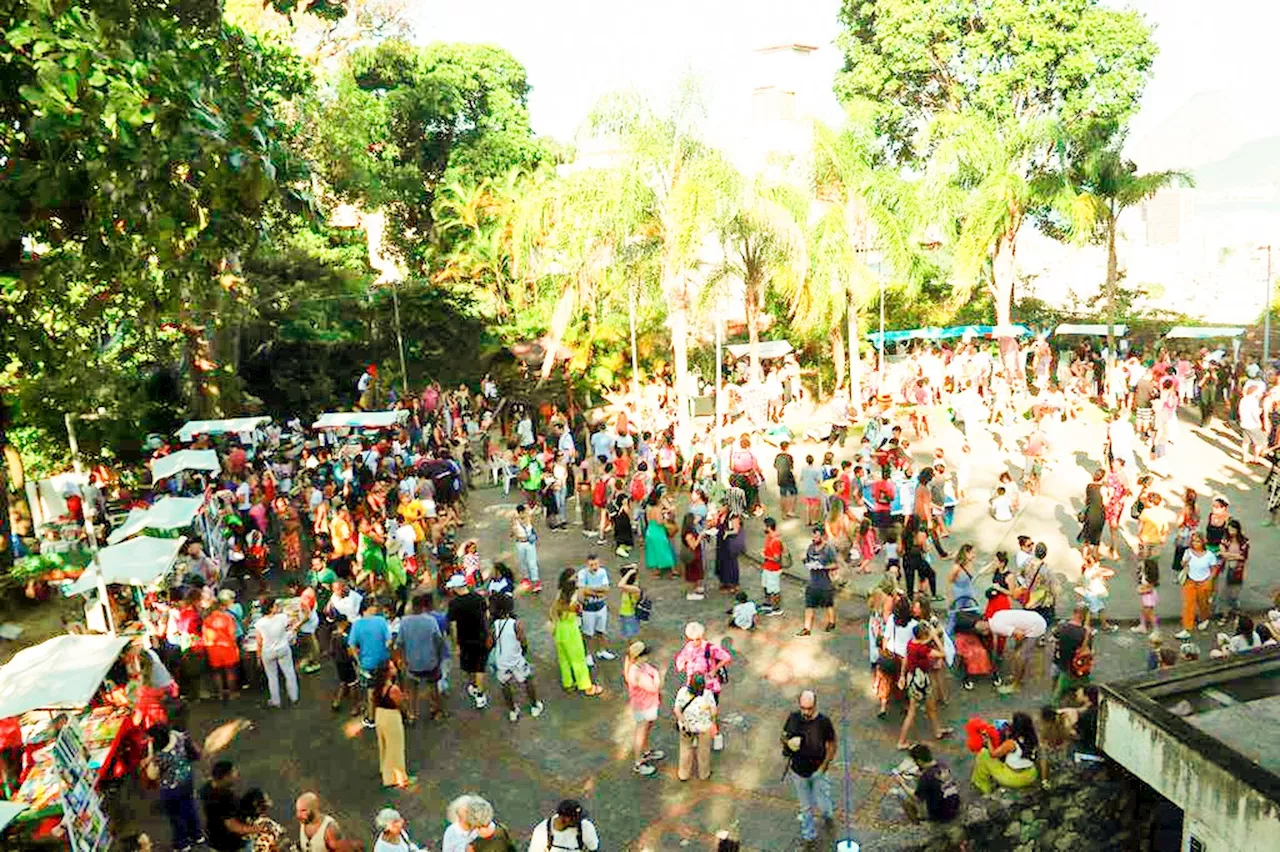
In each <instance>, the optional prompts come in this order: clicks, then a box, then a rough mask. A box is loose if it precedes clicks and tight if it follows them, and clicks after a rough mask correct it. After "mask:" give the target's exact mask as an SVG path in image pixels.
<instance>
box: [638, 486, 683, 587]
mask: <svg viewBox="0 0 1280 852" xmlns="http://www.w3.org/2000/svg"><path fill="white" fill-rule="evenodd" d="M666 492H667V487H666V486H665V485H663V484H661V483H659V484H658V485H656V486H654V489H653V491H651V492H650V493H649V499H648V500H646V501H645V507H644V515H645V520H646V521H647V523H646V524H645V529H644V562H645V565H646V566H648V568H649V570H650V571H651V572H653V573H654V574H655V575H656V576H659V577H668V576H670V575H671V569H672V568H674V567H675V564H676V554H675V551H673V550H672V549H671V539H669V538H667V527H666V520H667V518H666V516H665V509H664V507H663V505H662V497H663V495H664V494H666Z"/></svg>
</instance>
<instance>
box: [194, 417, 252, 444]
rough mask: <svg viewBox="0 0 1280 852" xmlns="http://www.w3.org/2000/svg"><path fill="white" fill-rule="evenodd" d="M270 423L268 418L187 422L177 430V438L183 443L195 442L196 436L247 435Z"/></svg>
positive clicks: (236, 418)
mask: <svg viewBox="0 0 1280 852" xmlns="http://www.w3.org/2000/svg"><path fill="white" fill-rule="evenodd" d="M270 422H271V418H270V417H232V418H230V419H227V420H189V421H187V422H186V423H184V424H183V425H182V428H181V429H179V430H178V438H179V440H181V441H183V442H189V441H193V440H195V437H196V436H197V435H225V434H229V433H230V434H236V435H249V436H252V435H253V432H254V430H256V429H257V428H258V427H260V426H263V425H265V424H267V423H270Z"/></svg>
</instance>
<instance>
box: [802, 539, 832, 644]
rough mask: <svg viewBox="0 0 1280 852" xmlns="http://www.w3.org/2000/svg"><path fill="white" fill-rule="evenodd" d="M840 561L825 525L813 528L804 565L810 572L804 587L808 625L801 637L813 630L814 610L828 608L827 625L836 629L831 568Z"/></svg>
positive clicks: (805, 616) (826, 627)
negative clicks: (827, 534)
mask: <svg viewBox="0 0 1280 852" xmlns="http://www.w3.org/2000/svg"><path fill="white" fill-rule="evenodd" d="M836 562H837V556H836V550H835V548H834V547H832V546H831V545H830V544H828V543H827V539H826V536H825V535H824V533H823V529H822V527H814V528H813V539H812V541H810V542H809V547H808V548H806V549H805V552H804V567H805V570H807V571H808V572H809V582H808V583H807V584H806V585H805V588H804V627H802V628H801V629H800V631H799V632H798V633H796V635H797V636H808V635H810V634H811V633H812V632H813V618H814V613H815V612H816V611H817V610H819V609H822V610H825V611H826V615H827V623H826V626H825V627H824V628H823V629H824V630H826V631H827V632H828V633H830V632H832V631H833V630H835V629H836V601H835V589H834V588H833V586H832V584H831V571H832V569H834V568H835V566H836Z"/></svg>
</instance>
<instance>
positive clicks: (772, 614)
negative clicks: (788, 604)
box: [765, 607, 785, 618]
mask: <svg viewBox="0 0 1280 852" xmlns="http://www.w3.org/2000/svg"><path fill="white" fill-rule="evenodd" d="M784 612H785V610H784V609H783V608H782V607H778V608H777V609H771V610H769V611H768V612H766V613H765V615H767V616H769V617H770V618H776V617H778V616H779V615H782V614H783V613H784Z"/></svg>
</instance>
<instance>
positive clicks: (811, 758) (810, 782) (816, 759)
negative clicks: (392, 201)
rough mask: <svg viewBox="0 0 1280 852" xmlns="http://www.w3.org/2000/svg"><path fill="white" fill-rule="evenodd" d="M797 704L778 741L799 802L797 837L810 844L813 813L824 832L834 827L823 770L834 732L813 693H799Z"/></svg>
mask: <svg viewBox="0 0 1280 852" xmlns="http://www.w3.org/2000/svg"><path fill="white" fill-rule="evenodd" d="M799 705H800V706H799V709H798V710H793V711H791V713H790V714H789V715H788V716H787V720H786V722H785V723H784V724H783V726H782V738H781V739H782V748H783V750H784V752H785V754H786V755H787V770H788V771H789V772H790V774H791V783H792V786H793V787H794V788H795V791H796V798H797V799H798V800H799V802H800V837H801V838H802V839H803V840H805V841H806V842H809V843H812V842H814V841H816V840H817V839H818V830H817V825H816V823H815V822H814V816H815V813H816V814H818V815H821V817H822V819H823V821H824V822H825V823H826V826H827V828H828V829H831V828H834V826H835V805H834V804H832V802H831V781H830V779H828V778H827V768H828V767H829V766H830V765H831V761H833V760H835V756H836V729H835V726H834V725H832V724H831V720H830V719H828V718H827V717H826V716H825V715H823V714H822V713H819V712H818V696H817V693H815V692H814V691H813V690H811V689H806V690H805V691H804V692H801V693H800V698H799Z"/></svg>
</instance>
